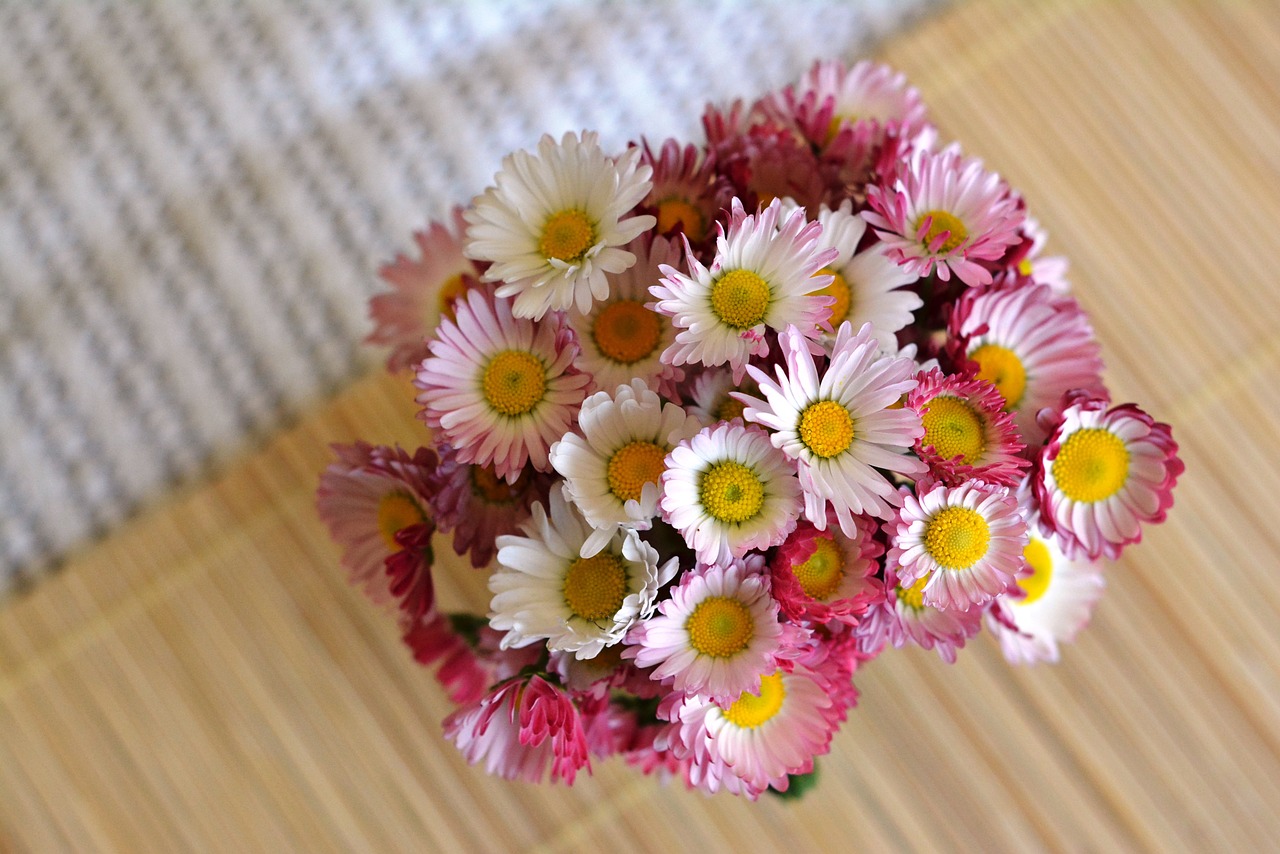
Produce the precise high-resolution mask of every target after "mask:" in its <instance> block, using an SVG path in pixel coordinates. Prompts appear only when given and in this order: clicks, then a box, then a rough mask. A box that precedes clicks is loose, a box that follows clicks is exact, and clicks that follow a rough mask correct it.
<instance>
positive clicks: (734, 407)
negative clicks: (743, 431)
mask: <svg viewBox="0 0 1280 854" xmlns="http://www.w3.org/2000/svg"><path fill="white" fill-rule="evenodd" d="M746 408H747V405H746V404H745V403H743V402H742V401H740V400H738V399H737V398H733V397H729V395H727V394H726V395H725V396H724V402H723V403H721V404H720V405H719V406H718V407H716V411H715V416H716V420H718V421H732V420H733V419H735V418H741V417H742V410H744V409H746Z"/></svg>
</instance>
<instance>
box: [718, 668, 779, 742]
mask: <svg viewBox="0 0 1280 854" xmlns="http://www.w3.org/2000/svg"><path fill="white" fill-rule="evenodd" d="M786 699H787V687H786V686H785V685H783V684H782V671H780V670H779V671H775V672H774V673H772V674H770V675H769V676H761V677H760V696H758V697H757V696H756V695H755V694H751V693H748V692H747V691H743V692H742V694H741V695H740V696H739V697H738V699H736V700H734V701H733V705H731V706H730V707H729V708H727V709H724V708H722V711H723V712H724V716H725V717H726V718H728V719H729V722H730V723H732V724H733V725H734V726H736V727H738V728H739V729H755V728H756V727H758V726H760V725H762V724H764V723H765V722H766V721H769V720H771V719H772V718H773V717H774V716H775V715H777V714H778V712H780V711H782V703H783V701H784V700H786Z"/></svg>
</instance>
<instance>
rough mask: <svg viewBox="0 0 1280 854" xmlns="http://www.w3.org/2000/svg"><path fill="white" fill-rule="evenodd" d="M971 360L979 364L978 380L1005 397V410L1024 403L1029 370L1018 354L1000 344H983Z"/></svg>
mask: <svg viewBox="0 0 1280 854" xmlns="http://www.w3.org/2000/svg"><path fill="white" fill-rule="evenodd" d="M969 358H970V359H973V360H974V361H975V362H977V363H978V379H980V380H986V381H987V382H989V383H991V384H992V385H994V386H995V387H996V390H997V391H999V392H1000V394H1001V395H1002V396H1003V397H1004V400H1005V407H1004V408H1005V409H1013V408H1014V407H1016V406H1017V405H1018V404H1019V403H1022V396H1023V395H1024V394H1026V392H1027V369H1026V368H1024V367H1023V366H1022V360H1021V359H1019V358H1018V354H1017V353H1015V352H1013V351H1012V350H1010V349H1009V348H1008V347H1001V346H1000V345H999V344H983V345H982V346H981V347H978V348H977V349H976V350H974V351H973V352H972V353H970V354H969Z"/></svg>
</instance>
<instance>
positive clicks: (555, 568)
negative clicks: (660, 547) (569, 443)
mask: <svg viewBox="0 0 1280 854" xmlns="http://www.w3.org/2000/svg"><path fill="white" fill-rule="evenodd" d="M521 530H522V531H523V536H514V535H508V536H504V537H499V538H498V568H497V570H495V571H494V573H493V574H492V575H491V576H489V590H490V592H491V593H493V600H492V601H491V602H490V603H489V608H490V612H489V624H490V625H491V626H493V628H494V629H496V630H498V631H505V632H506V635H505V636H504V637H503V639H502V646H503V647H504V648H507V647H523V646H528V645H529V644H532V643H535V642H536V641H541V640H545V641H546V642H547V648H548V649H551V650H564V651H566V652H572V653H574V654H575V655H576V656H577V657H578V658H591V657H592V656H595V655H597V654H598V653H599V652H600V650H602V649H603V648H604V647H606V646H610V645H612V644H615V643H617V642H618V641H620V640H622V636H623V635H624V634H625V633H626V631H627V629H629V628H631V626H632V625H633V624H635V623H636V621H638V620H644V619H646V618H647V617H648V616H649V615H650V614H651V613H653V606H654V600H655V599H656V598H657V595H658V588H659V587H661V586H662V585H664V584H666V583H667V582H668V581H670V580H671V579H672V578H673V577H674V576H675V574H676V570H677V569H678V566H677V559H676V558H671V559H670V560H668V561H667V562H666V563H664V564H663V565H662V567H661V568H659V567H658V553H657V551H655V550H654V549H653V547H651V546H650V545H648V544H647V543H645V542H643V541H641V539H640V537H639V535H638V534H637V533H636V532H635V531H632V530H627V529H623V530H619V531H615V532H614V534H613V536H612V537H610V538H609V540H608V541H607V542H606V543H605V544H604V546H603V547H602V548H601V549H600V550H599V551H597V552H596V553H595V554H594V555H592V556H591V557H582V555H581V552H582V545H583V543H584V542H586V539H587V536H588V535H589V534H590V533H591V527H590V526H589V525H587V524H586V522H585V521H584V520H583V518H582V516H581V515H580V514H579V513H578V512H577V511H576V510H575V509H574V508H573V505H571V504H570V503H569V502H568V500H567V499H566V498H565V495H564V490H563V488H559V489H553V490H552V491H551V504H550V513H549V514H548V512H547V510H545V509H543V506H542V505H541V504H535V505H534V506H533V518H531V519H530V520H529V521H528V522H527V523H526V524H525V525H524V526H522V529H521Z"/></svg>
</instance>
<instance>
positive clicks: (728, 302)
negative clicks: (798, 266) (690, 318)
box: [711, 270, 772, 329]
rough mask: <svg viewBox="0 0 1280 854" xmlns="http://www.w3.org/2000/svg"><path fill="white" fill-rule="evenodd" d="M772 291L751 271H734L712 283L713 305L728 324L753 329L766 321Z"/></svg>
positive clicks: (766, 283)
mask: <svg viewBox="0 0 1280 854" xmlns="http://www.w3.org/2000/svg"><path fill="white" fill-rule="evenodd" d="M771 298H772V294H771V293H770V292H769V283H768V282H766V281H765V280H764V279H762V278H760V277H759V276H757V275H756V274H755V273H753V272H751V271H750V270H730V271H729V272H727V273H724V274H723V275H721V276H720V278H718V279H716V281H715V284H713V285H712V286H711V308H712V310H713V311H715V313H716V317H718V318H720V319H721V320H722V321H724V323H725V324H726V325H727V326H732V327H733V328H734V329H750V328H751V327H753V326H758V325H759V324H761V323H763V322H764V316H765V314H766V313H767V312H768V311H769V302H770V300H771Z"/></svg>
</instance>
